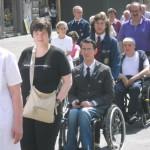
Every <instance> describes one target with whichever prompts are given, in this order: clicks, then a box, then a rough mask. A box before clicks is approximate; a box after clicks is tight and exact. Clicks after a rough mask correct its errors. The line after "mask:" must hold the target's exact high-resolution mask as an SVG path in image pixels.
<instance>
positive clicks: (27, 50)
mask: <svg viewBox="0 0 150 150" xmlns="http://www.w3.org/2000/svg"><path fill="white" fill-rule="evenodd" d="M32 49H33V46H31V47H27V48H25V49H24V50H23V51H22V53H23V54H27V53H32Z"/></svg>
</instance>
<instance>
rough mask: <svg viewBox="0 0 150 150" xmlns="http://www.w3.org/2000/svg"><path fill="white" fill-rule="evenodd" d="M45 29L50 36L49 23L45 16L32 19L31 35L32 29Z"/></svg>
mask: <svg viewBox="0 0 150 150" xmlns="http://www.w3.org/2000/svg"><path fill="white" fill-rule="evenodd" d="M42 30H46V31H47V33H48V36H49V37H50V36H51V23H50V22H49V20H48V19H46V18H37V19H35V20H33V21H32V23H31V25H30V33H31V35H32V36H33V31H42Z"/></svg>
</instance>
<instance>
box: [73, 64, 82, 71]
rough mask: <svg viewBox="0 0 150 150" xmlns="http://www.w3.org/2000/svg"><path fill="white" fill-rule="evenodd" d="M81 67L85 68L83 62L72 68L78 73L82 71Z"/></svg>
mask: <svg viewBox="0 0 150 150" xmlns="http://www.w3.org/2000/svg"><path fill="white" fill-rule="evenodd" d="M81 69H83V63H81V64H80V65H78V66H76V67H74V69H73V70H72V73H73V74H77V73H79V72H80V71H81Z"/></svg>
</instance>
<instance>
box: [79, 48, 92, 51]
mask: <svg viewBox="0 0 150 150" xmlns="http://www.w3.org/2000/svg"><path fill="white" fill-rule="evenodd" d="M81 50H84V51H91V50H94V49H93V48H81Z"/></svg>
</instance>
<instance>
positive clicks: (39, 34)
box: [0, 2, 150, 150]
mask: <svg viewBox="0 0 150 150" xmlns="http://www.w3.org/2000/svg"><path fill="white" fill-rule="evenodd" d="M73 16H74V18H73V19H72V20H71V21H69V22H68V23H67V22H65V21H59V22H58V23H56V31H57V34H58V35H57V36H56V37H51V29H52V26H54V25H51V23H50V21H49V20H48V19H46V18H37V19H35V20H33V21H32V23H31V26H30V32H31V35H32V38H33V40H34V43H35V44H34V46H33V47H28V48H26V49H25V50H23V52H22V54H21V56H20V58H19V62H18V65H17V62H16V61H15V58H14V56H13V55H12V54H11V53H10V52H8V51H6V50H3V49H0V97H1V98H2V99H1V100H0V114H1V116H3V117H0V120H2V121H0V147H2V148H3V150H20V149H21V150H54V149H55V142H56V138H57V136H58V132H59V128H60V123H61V118H62V113H61V112H62V111H61V109H62V107H61V106H62V105H61V103H62V102H63V101H64V99H65V98H66V97H68V102H69V103H70V105H71V109H70V111H69V114H68V118H69V119H68V120H69V121H68V134H67V139H68V140H67V144H66V145H65V147H64V149H65V150H70V149H72V150H76V149H77V139H76V135H77V131H78V126H79V127H80V134H81V143H82V146H83V149H84V150H93V145H92V131H91V125H90V122H91V120H92V119H93V118H94V117H101V116H103V115H104V113H105V112H106V110H107V109H108V108H109V106H110V105H111V104H112V103H116V104H117V105H118V107H119V108H120V109H121V110H122V112H123V114H124V117H125V120H126V121H127V122H129V123H132V122H133V121H134V120H135V118H136V115H135V114H136V112H137V110H138V105H139V104H138V103H139V102H138V96H139V94H140V88H141V84H140V82H139V79H141V78H142V77H143V76H144V75H149V74H150V65H149V57H150V44H149V41H150V19H149V18H150V12H148V11H147V10H146V5H144V4H140V3H138V2H132V3H131V4H128V5H127V6H126V9H125V10H124V11H123V14H122V16H121V19H118V18H117V10H115V9H114V8H109V9H108V10H107V12H106V13H105V12H102V11H101V12H98V13H97V14H95V15H91V16H90V17H89V20H85V19H84V18H83V8H82V7H81V6H74V7H73ZM33 50H35V58H34V59H35V62H34V78H33V86H35V87H36V88H37V89H38V90H39V91H41V92H43V93H50V92H53V91H54V90H57V88H58V86H59V84H60V82H61V87H60V88H59V91H58V93H57V95H56V101H57V103H58V106H57V113H56V114H55V120H54V122H53V123H45V122H41V121H38V120H34V119H32V118H26V117H23V115H22V112H23V106H25V105H26V102H27V100H26V99H27V97H28V96H29V94H30V90H31V84H30V82H31V81H30V80H31V76H30V71H31V69H30V68H31V64H32V55H33ZM76 60H78V61H77V62H78V63H76ZM77 64H79V65H78V66H76V65H77ZM10 73H11V75H10ZM127 92H128V93H129V95H130V102H129V110H128V116H126V114H125V113H124V111H125V110H124V100H123V99H124V96H125V94H126V93H127ZM21 95H22V96H21ZM22 102H23V105H22ZM2 118H3V119H2ZM97 139H98V137H97ZM20 140H21V147H20V145H19V141H20ZM95 140H96V139H95ZM95 142H96V141H95ZM97 143H98V140H97Z"/></svg>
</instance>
